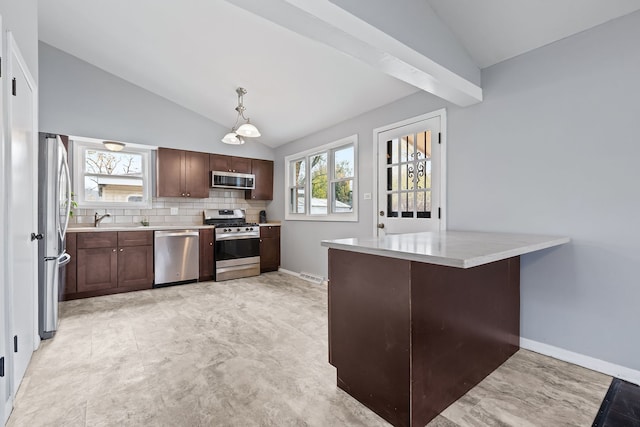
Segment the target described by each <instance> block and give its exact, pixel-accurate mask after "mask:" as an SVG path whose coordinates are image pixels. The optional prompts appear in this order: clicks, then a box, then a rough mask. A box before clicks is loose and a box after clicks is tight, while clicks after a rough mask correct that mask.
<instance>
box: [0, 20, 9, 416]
mask: <svg viewBox="0 0 640 427" xmlns="http://www.w3.org/2000/svg"><path fill="white" fill-rule="evenodd" d="M0 51H1V54H0V56H1V57H2V58H3V59H4V58H5V55H4V43H3V31H2V16H1V15H0ZM2 62H5V61H2ZM1 71H2V75H3V76H4V75H5V70H1ZM2 80H4V78H2V79H0V82H2ZM2 84H3V85H2V86H1V87H0V171H2V172H0V358H4V359H2V360H1V361H0V369H4V376H0V425H4V424H5V422H6V421H7V418H8V417H9V413H10V412H11V406H12V405H11V402H12V400H11V392H10V389H9V380H8V372H7V368H8V366H9V354H8V353H7V350H8V348H7V337H8V336H9V327H8V325H7V322H6V321H5V316H6V312H7V311H6V310H7V302H8V298H7V287H6V284H5V283H6V275H5V274H6V268H7V264H6V259H7V258H6V256H5V253H6V252H5V246H6V244H7V240H6V239H5V233H6V224H7V221H6V218H5V206H6V205H5V194H6V188H7V186H6V180H5V174H6V171H7V164H6V163H5V152H6V146H5V138H4V136H5V126H4V113H3V106H4V100H5V96H4V90H2V89H3V88H4V82H2Z"/></svg>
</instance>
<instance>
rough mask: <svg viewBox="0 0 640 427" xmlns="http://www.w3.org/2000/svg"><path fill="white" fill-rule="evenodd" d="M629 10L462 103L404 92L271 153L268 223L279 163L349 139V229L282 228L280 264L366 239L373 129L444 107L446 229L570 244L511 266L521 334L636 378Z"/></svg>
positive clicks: (294, 265) (318, 258) (310, 264)
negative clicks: (355, 169)
mask: <svg viewBox="0 0 640 427" xmlns="http://www.w3.org/2000/svg"><path fill="white" fill-rule="evenodd" d="M637 40H640V12H636V13H634V14H631V15H628V16H626V17H623V18H620V19H617V20H614V21H610V22H608V23H606V24H604V25H602V26H599V27H596V28H594V29H591V30H589V31H586V32H583V33H580V34H577V35H575V36H573V37H570V38H567V39H564V40H561V41H559V42H556V43H554V44H551V45H548V46H546V47H543V48H540V49H537V50H535V51H532V52H530V53H527V54H524V55H521V56H518V57H516V58H514V59H511V60H508V61H505V62H503V63H500V64H497V65H495V66H493V67H490V68H487V69H485V70H483V73H482V81H483V90H484V96H485V100H484V102H482V103H480V104H478V105H474V106H472V107H468V108H464V109H461V108H457V107H453V106H450V105H446V104H443V103H442V102H441V101H437V100H436V99H435V98H433V97H430V96H428V95H425V94H418V95H413V96H411V97H408V98H405V99H403V100H400V101H398V102H396V103H394V104H391V105H388V106H386V107H383V108H381V109H378V110H376V111H373V112H371V113H369V114H365V115H363V116H361V117H359V118H356V119H354V120H350V121H347V122H345V123H342V124H339V125H337V126H335V127H332V128H330V129H327V130H325V131H322V132H320V133H318V134H315V135H312V136H310V137H307V138H304V139H302V140H299V141H295V142H293V143H291V144H288V145H286V146H283V147H280V148H279V149H277V150H276V169H277V170H276V188H275V190H276V194H277V196H276V200H274V202H273V203H272V204H271V205H270V207H269V215H270V216H271V217H272V218H280V219H283V218H284V206H283V185H284V183H283V173H284V165H283V160H282V159H283V157H284V156H285V155H287V154H291V153H294V152H298V151H302V150H305V149H307V148H309V147H312V146H314V145H319V144H321V143H325V142H329V141H332V140H334V139H337V138H341V137H344V136H347V135H350V134H353V133H358V134H359V136H360V155H359V160H360V175H359V178H360V188H361V190H360V199H361V200H360V203H361V204H360V221H359V223H357V224H353V223H343V224H340V223H317V222H313V223H311V222H294V221H285V222H284V223H283V248H282V254H283V263H282V264H283V267H284V268H286V269H289V270H293V271H309V272H314V273H321V274H324V275H326V254H325V250H324V249H323V248H320V246H319V244H320V243H319V240H321V239H333V238H339V237H348V236H367V235H371V231H372V205H371V203H370V201H364V200H362V193H364V192H370V191H371V188H372V187H371V180H372V169H371V168H372V155H373V146H372V142H371V139H372V130H373V128H375V127H379V126H382V125H385V124H387V123H390V122H394V121H397V120H399V119H403V118H407V117H410V116H415V115H418V114H422V113H426V112H429V111H432V110H435V109H437V108H441V107H443V106H446V107H447V112H448V133H449V138H448V156H449V157H448V177H447V179H448V197H449V205H448V210H447V219H448V224H449V229H467V230H487V231H505V232H530V233H540V234H555V235H567V236H570V237H571V239H572V242H571V243H570V244H568V245H565V246H562V247H559V248H555V249H549V250H545V251H541V252H538V253H535V254H529V255H525V256H523V257H522V273H521V278H522V282H521V307H522V312H521V321H522V324H521V333H522V336H523V337H524V338H528V339H531V340H535V341H539V342H542V343H546V344H549V345H553V346H557V347H560V348H564V349H567V350H570V351H574V352H577V353H580V354H584V355H588V356H591V357H594V358H598V359H602V360H605V361H608V362H611V363H615V364H619V365H622V366H626V367H629V368H631V369H636V370H640V341H638V339H637V334H638V333H637V325H638V324H640V315H639V314H638V301H640V287H639V286H638V279H637V272H636V268H637V266H638V265H640V244H639V243H638V242H640V231H639V230H640V227H638V226H637V225H636V223H637V222H638V220H637V218H638V211H640V196H639V194H640V193H639V191H638V183H639V182H640V167H638V159H640V142H639V141H638V135H640V115H639V114H640V109H639V108H638V98H639V97H640V79H639V78H638V76H640V50H638V48H637Z"/></svg>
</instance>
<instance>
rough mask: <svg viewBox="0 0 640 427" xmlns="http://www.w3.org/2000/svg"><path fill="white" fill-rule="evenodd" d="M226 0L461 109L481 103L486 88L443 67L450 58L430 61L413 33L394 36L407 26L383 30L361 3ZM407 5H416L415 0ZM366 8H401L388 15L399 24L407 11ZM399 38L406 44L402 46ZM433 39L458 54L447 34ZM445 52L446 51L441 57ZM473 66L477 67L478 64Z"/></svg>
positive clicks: (389, 4) (380, 5)
mask: <svg viewBox="0 0 640 427" xmlns="http://www.w3.org/2000/svg"><path fill="white" fill-rule="evenodd" d="M227 1H228V2H229V3H232V4H234V5H236V6H238V7H240V8H242V9H245V10H247V11H249V12H251V13H254V14H256V15H259V16H262V17H263V18H265V19H268V20H269V21H271V22H273V23H275V24H277V25H280V26H282V27H284V28H287V29H289V30H291V31H294V32H296V33H298V34H300V35H303V36H305V37H308V38H310V39H312V40H316V41H318V42H320V43H323V44H325V45H328V46H331V47H333V48H335V49H338V50H340V51H341V52H343V53H345V54H347V55H349V56H352V57H354V58H357V59H359V60H361V61H363V62H365V63H367V64H369V65H370V66H372V67H374V68H376V69H378V70H379V71H381V72H383V73H386V74H388V75H390V76H393V77H395V78H397V79H399V80H402V81H404V82H406V83H409V84H411V85H413V86H415V87H417V88H419V89H422V90H424V91H426V92H429V93H431V94H433V95H436V96H438V97H440V98H443V99H445V100H447V101H449V102H452V103H454V104H456V105H460V106H468V105H472V104H475V103H478V102H481V101H482V88H481V87H480V86H478V85H477V84H475V83H473V82H472V81H470V80H469V79H467V78H464V77H462V76H461V74H463V73H456V72H454V71H453V70H452V69H451V68H453V67H452V65H451V64H447V65H448V67H446V66H444V65H443V63H444V62H446V61H445V59H446V58H444V57H442V55H441V57H440V58H439V60H438V61H436V60H435V58H432V57H430V56H436V55H434V54H429V53H427V54H429V56H427V54H425V52H424V50H425V49H421V52H419V51H418V50H416V49H415V48H412V47H410V46H409V45H408V44H412V43H411V41H410V40H408V38H407V37H406V35H407V34H408V33H406V32H405V34H404V36H405V37H402V35H401V34H390V33H392V32H393V26H394V25H405V24H406V22H396V23H393V22H391V23H388V24H387V25H382V24H381V22H380V21H379V20H378V21H377V22H376V19H372V16H371V14H369V15H367V16H365V15H366V14H365V13H362V11H358V10H357V7H354V5H356V4H357V3H356V2H353V1H351V2H349V1H344V0H334V2H331V1H328V0H227ZM405 1H409V2H411V1H413V0H405ZM419 1H424V0H419ZM338 2H340V3H343V6H345V7H347V6H349V9H350V10H349V11H347V10H346V9H344V8H343V7H341V6H338V5H337V4H336V3H338ZM362 3H364V5H363V6H364V7H366V6H371V5H372V4H374V3H375V6H377V10H376V12H378V15H377V16H378V17H380V16H381V15H382V14H384V7H385V6H384V5H385V4H386V5H387V6H386V7H394V6H395V8H396V9H394V10H393V12H394V13H393V14H392V13H389V14H388V16H389V17H390V18H393V19H396V20H397V19H398V13H399V11H400V12H402V10H398V6H399V5H398V4H397V3H396V2H388V1H385V2H382V1H377V2H372V3H369V2H360V4H362ZM409 12H410V10H409ZM422 12H424V13H429V12H431V13H433V16H430V17H429V18H430V19H432V20H433V19H434V18H435V19H437V17H436V16H435V13H434V12H433V11H432V10H431V9H430V8H429V7H428V6H427V10H426V11H425V10H424V9H423V10H422ZM354 13H355V14H358V15H359V16H356V15H355V14H354ZM407 19H408V20H409V21H407V22H410V21H411V19H413V20H414V21H415V17H413V18H411V17H409V16H407ZM438 22H439V20H438ZM383 28H384V29H383ZM442 28H446V27H443V26H440V29H442ZM431 29H432V30H433V31H435V30H438V26H432V27H431ZM428 30H429V28H426V29H425V28H423V29H422V34H421V37H422V38H425V36H428V34H425V33H424V31H428ZM399 39H403V41H400V40H399ZM428 39H429V40H433V41H435V43H448V44H447V48H448V49H451V48H454V49H455V48H456V46H459V45H458V44H457V41H455V38H453V36H452V35H451V34H450V33H446V34H442V31H440V32H439V33H438V34H435V33H432V34H431V37H428ZM451 39H453V40H451ZM417 41H419V40H413V45H414V46H415V47H418V46H417V44H416V42H417ZM452 46H453V47H452ZM459 49H460V52H455V53H456V54H457V55H458V57H460V55H465V56H467V57H468V55H467V54H466V52H464V49H463V48H462V47H459ZM442 51H443V50H442V49H441V52H440V53H442ZM432 53H437V52H432ZM450 62H451V61H450ZM454 62H455V61H454ZM457 62H458V65H459V64H460V63H461V61H457ZM469 63H470V61H467V63H466V64H463V65H467V66H468V64H469ZM473 66H474V67H475V65H473ZM464 71H465V73H466V74H467V75H471V76H473V77H475V76H476V71H477V78H474V80H476V81H478V82H479V76H480V70H479V69H478V68H477V67H476V70H473V69H471V70H469V69H468V67H467V69H466V70H464ZM469 71H470V72H469Z"/></svg>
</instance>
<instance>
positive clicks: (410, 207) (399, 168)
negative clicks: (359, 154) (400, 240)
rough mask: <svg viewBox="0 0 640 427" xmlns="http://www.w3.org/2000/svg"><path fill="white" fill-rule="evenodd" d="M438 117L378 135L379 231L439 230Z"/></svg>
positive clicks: (439, 168)
mask: <svg viewBox="0 0 640 427" xmlns="http://www.w3.org/2000/svg"><path fill="white" fill-rule="evenodd" d="M439 134H440V117H439V116H436V117H433V118H429V119H426V120H421V121H418V122H415V123H410V124H407V125H404V126H400V127H397V128H394V129H391V130H388V131H384V132H380V133H379V134H378V159H379V170H378V193H379V194H378V208H379V209H378V210H379V212H378V218H377V222H378V229H379V230H381V232H382V233H406V232H414V231H429V230H437V229H439V228H440V221H439V218H438V208H439V207H440V206H439V201H440V184H441V179H440V176H439V174H440V171H441V167H440V147H439Z"/></svg>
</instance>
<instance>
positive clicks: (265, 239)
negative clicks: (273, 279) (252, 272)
mask: <svg viewBox="0 0 640 427" xmlns="http://www.w3.org/2000/svg"><path fill="white" fill-rule="evenodd" d="M278 267H280V226H278V225H266V226H265V225H263V226H261V227H260V272H261V273H265V272H267V271H277V270H278Z"/></svg>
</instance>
